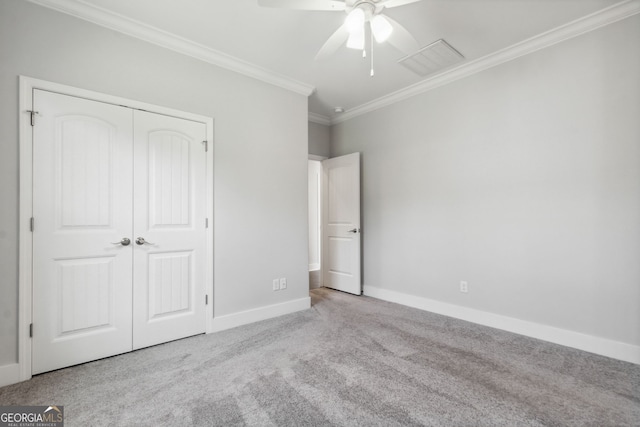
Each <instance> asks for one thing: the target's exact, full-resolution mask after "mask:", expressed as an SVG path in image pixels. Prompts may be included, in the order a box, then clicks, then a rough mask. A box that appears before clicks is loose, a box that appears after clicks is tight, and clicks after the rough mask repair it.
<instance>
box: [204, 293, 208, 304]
mask: <svg viewBox="0 0 640 427" xmlns="http://www.w3.org/2000/svg"><path fill="white" fill-rule="evenodd" d="M204 305H209V295H205V296H204Z"/></svg>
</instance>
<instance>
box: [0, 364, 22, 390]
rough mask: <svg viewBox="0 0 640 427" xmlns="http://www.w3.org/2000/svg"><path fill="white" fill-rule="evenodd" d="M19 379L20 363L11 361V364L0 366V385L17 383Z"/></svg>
mask: <svg viewBox="0 0 640 427" xmlns="http://www.w3.org/2000/svg"><path fill="white" fill-rule="evenodd" d="M20 381H22V379H21V378H20V364H18V363H12V364H11V365H5V366H0V387H4V386H6V385H9V384H15V383H19V382H20Z"/></svg>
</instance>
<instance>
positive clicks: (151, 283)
mask: <svg viewBox="0 0 640 427" xmlns="http://www.w3.org/2000/svg"><path fill="white" fill-rule="evenodd" d="M134 122H135V135H134V147H135V148H134V162H133V164H134V174H135V176H134V183H135V185H134V211H135V212H136V214H135V219H134V227H133V228H134V238H133V240H134V243H133V246H134V249H133V257H134V290H133V300H134V328H133V348H134V349H137V348H141V347H147V346H150V345H154V344H158V343H162V342H167V341H171V340H174V339H178V338H183V337H186V336H190V335H195V334H200V333H203V332H205V326H206V325H205V272H206V270H205V262H206V259H205V253H206V233H205V227H206V205H205V200H206V197H205V186H206V152H205V147H206V146H205V144H204V143H203V141H204V140H206V136H207V135H206V132H207V129H206V125H205V124H204V123H199V122H193V121H190V120H183V119H177V118H174V117H167V116H162V115H159V114H152V113H148V112H144V111H135V116H134ZM139 238H142V239H144V242H145V243H143V244H139V243H140V241H139V240H138V239H139Z"/></svg>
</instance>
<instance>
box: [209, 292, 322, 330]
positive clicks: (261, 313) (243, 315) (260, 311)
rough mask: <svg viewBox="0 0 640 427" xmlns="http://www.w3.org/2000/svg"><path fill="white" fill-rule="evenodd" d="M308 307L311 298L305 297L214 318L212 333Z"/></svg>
mask: <svg viewBox="0 0 640 427" xmlns="http://www.w3.org/2000/svg"><path fill="white" fill-rule="evenodd" d="M310 307H311V298H310V297H305V298H300V299H296V300H292V301H287V302H283V303H280V304H273V305H268V306H266V307H259V308H255V309H253V310H247V311H241V312H238V313H233V314H227V315H225V316H218V317H214V318H213V331H212V332H219V331H224V330H225V329H231V328H235V327H236V326H242V325H246V324H248V323H253V322H259V321H261V320H267V319H271V318H273V317H278V316H283V315H285V314H290V313H295V312H296V311H301V310H306V309H308V308H310Z"/></svg>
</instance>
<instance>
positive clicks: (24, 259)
mask: <svg viewBox="0 0 640 427" xmlns="http://www.w3.org/2000/svg"><path fill="white" fill-rule="evenodd" d="M34 89H41V90H45V91H50V92H56V93H60V94H64V95H70V96H75V97H78V98H85V99H89V100H93V101H99V102H105V103H109V104H115V105H123V106H126V107H129V108H133V109H139V110H145V111H149V112H153V113H158V114H164V115H167V116H173V117H178V118H181V119H186V120H192V121H196V122H201V123H204V124H205V125H206V127H207V146H208V150H207V177H206V180H207V184H206V198H207V200H206V215H207V220H208V228H207V229H206V259H207V262H206V273H205V275H206V285H205V286H206V294H207V299H208V304H207V307H206V326H205V327H206V332H207V333H211V332H213V295H214V294H213V291H214V283H213V224H214V216H213V214H214V210H213V208H214V206H213V200H214V197H213V189H214V187H213V177H214V174H213V164H214V162H213V145H214V129H213V126H214V120H213V118H210V117H205V116H201V115H197V114H192V113H187V112H183V111H179V110H174V109H171V108H166V107H160V106H156V105H152V104H147V103H144V102H139V101H134V100H130V99H126V98H121V97H117V96H112V95H107V94H103V93H99V92H94V91H89V90H85V89H79V88H75V87H72V86H67V85H62V84H58V83H53V82H49V81H45V80H39V79H34V78H30V77H25V76H20V78H19V95H20V99H19V144H20V149H19V152H20V159H19V163H20V202H19V230H18V235H19V253H18V259H19V264H18V268H19V273H18V364H17V366H16V372H14V373H13V374H12V377H14V378H17V379H18V380H19V381H25V380H28V379H30V378H31V338H30V335H29V332H30V325H31V322H32V309H31V300H32V283H33V277H32V265H33V263H32V259H33V242H32V234H31V218H32V212H33V186H32V185H33V173H34V170H33V164H32V156H33V147H32V143H33V127H32V126H31V120H32V119H33V120H35V121H37V120H38V114H37V112H34V113H32V112H31V111H32V108H33V107H32V106H33V95H32V94H33V90H34Z"/></svg>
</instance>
